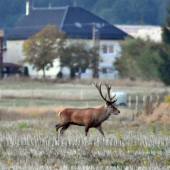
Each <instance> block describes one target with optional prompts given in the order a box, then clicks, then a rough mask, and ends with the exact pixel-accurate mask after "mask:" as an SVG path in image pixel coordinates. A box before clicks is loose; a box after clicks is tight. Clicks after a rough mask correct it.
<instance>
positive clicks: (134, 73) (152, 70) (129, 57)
mask: <svg viewBox="0 0 170 170" xmlns="http://www.w3.org/2000/svg"><path fill="white" fill-rule="evenodd" d="M121 46H122V51H121V54H120V56H119V57H117V58H116V61H115V63H114V65H115V67H116V69H117V70H118V71H119V74H120V76H121V77H129V78H133V79H134V78H139V77H140V78H142V79H146V80H152V79H154V80H158V79H159V72H158V67H159V65H160V64H161V62H162V60H161V57H160V55H159V49H160V48H161V44H160V43H156V42H152V41H150V40H149V39H148V40H146V41H145V40H142V39H132V38H126V39H125V43H123V44H122V45H121Z"/></svg>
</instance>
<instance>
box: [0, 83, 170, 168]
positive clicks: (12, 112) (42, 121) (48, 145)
mask: <svg viewBox="0 0 170 170" xmlns="http://www.w3.org/2000/svg"><path fill="white" fill-rule="evenodd" d="M22 85H23V84H22V83H21V84H20V87H22ZM47 85H48V84H46V88H47ZM43 86H45V85H44V84H42V88H39V87H40V85H37V86H34V89H36V90H42V91H43V90H44V87H43ZM55 86H56V87H55V88H54V86H53V85H50V86H49V87H48V89H46V90H47V91H48V90H49V91H50V90H54V91H55V90H58V91H59V90H60V91H63V90H64V91H65V90H66V89H67V90H68V91H69V90H71V91H72V92H73V91H74V93H72V92H70V94H71V93H72V94H73V95H75V93H76V92H77V89H78V90H79V92H80V93H81V90H82V89H83V91H84V90H85V91H87V94H91V96H93V94H94V96H95V95H96V97H92V99H93V98H94V99H95V98H99V97H100V96H99V95H98V94H97V92H96V90H94V89H93V87H91V86H90V85H68V84H64V85H63V84H60V85H55ZM0 87H1V94H2V91H3V92H4V90H13V89H12V88H11V86H10V88H9V86H8V88H5V87H4V85H3V84H0ZM14 87H17V85H16V84H14ZM52 87H53V89H52ZM77 87H78V88H77ZM121 88H123V89H126V88H127V89H129V90H130V89H131V88H132V87H126V88H124V87H122V86H119V87H118V86H115V88H114V89H116V90H121ZM134 88H137V89H138V88H139V89H142V88H144V87H141V88H140V87H134ZM148 88H150V87H148ZM154 88H157V89H158V88H159V90H157V91H161V92H163V91H164V90H165V88H164V87H162V86H161V87H154ZM16 89H17V88H16ZM144 89H147V88H144ZM151 89H152V88H151ZM17 90H18V91H20V90H32V88H28V84H27V85H25V88H23V87H22V88H18V89H17ZM67 90H66V91H67ZM103 90H104V89H103ZM14 91H15V90H13V92H14ZM66 91H65V92H66ZM68 91H67V92H68ZM146 91H147V90H146ZM92 92H93V93H92ZM4 94H6V92H5V93H4ZM23 94H25V93H23ZM68 94H69V93H68ZM87 94H85V95H84V96H86V95H87ZM8 95H9V94H8ZM16 95H17V94H16ZM80 95H81V94H80ZM56 96H57V95H56ZM87 96H88V95H87ZM17 97H18V96H17ZM5 100H6V101H5ZM14 100H16V98H13V99H11V98H2V99H1V100H0V105H1V108H0V120H1V121H0V169H2V170H6V169H8V170H14V169H16V170H18V169H20V170H32V169H34V170H35V169H37V170H38V169H44V170H46V169H50V170H52V169H61V170H66V169H73V170H74V169H75V170H76V169H78V170H79V169H81V170H82V169H85V170H86V169H87V170H93V169H95V170H100V169H101V170H105V169H106V170H112V169H129V170H131V169H154V170H156V169H168V168H170V149H169V148H170V132H169V131H170V125H169V124H168V123H167V122H166V124H165V123H163V122H161V121H162V120H163V119H161V117H160V115H158V116H157V117H156V118H155V120H152V118H150V119H149V120H150V121H148V122H147V123H146V121H144V120H146V118H147V115H144V116H145V119H144V118H143V119H142V118H141V116H140V115H139V114H138V113H137V111H136V110H129V109H126V108H119V109H120V111H121V114H120V115H118V116H112V117H110V118H109V120H107V121H106V122H104V123H103V126H102V127H103V131H104V133H105V137H104V138H103V137H102V136H101V134H100V133H99V132H98V131H97V130H96V129H90V131H89V134H88V136H87V137H86V136H85V132H84V128H83V127H79V126H71V127H70V128H69V129H68V130H67V131H66V132H65V134H64V136H62V137H60V138H59V139H58V140H56V132H55V125H56V124H57V123H58V122H59V117H58V115H57V110H58V109H61V108H62V107H63V106H62V103H59V102H58V103H55V100H52V99H51V100H48V99H46V100H43V99H39V100H38V99H36V100H37V101H36V100H35V99H34V98H30V99H29V98H27V99H23V98H20V97H19V98H18V99H17V100H19V102H18V103H22V102H23V100H26V102H25V103H29V102H30V103H29V105H26V104H25V105H24V104H21V105H17V104H15V106H14V104H13V103H14V102H13V101H14ZM4 101H5V102H4ZM11 101H12V102H11ZM42 101H44V102H42ZM87 101H88V105H89V106H91V105H92V106H94V107H98V106H101V105H102V104H104V103H103V102H102V101H100V100H99V101H98V102H100V103H95V102H92V100H87ZM3 102H4V103H5V104H2V103H3ZM9 102H11V104H10V105H7V104H8V103H9ZM36 102H38V103H39V104H36ZM46 102H49V103H48V104H45V103H46ZM75 102H76V100H75V101H73V103H65V105H64V107H66V106H68V107H70V106H74V107H83V106H84V107H86V105H85V104H84V105H83V103H82V105H81V106H79V105H75ZM23 103H24V102H23ZM90 104H91V105H90ZM157 110H158V109H157ZM159 112H160V111H159ZM162 112H163V113H162V114H166V115H167V117H169V115H168V113H169V107H167V106H166V108H165V110H163V111H162ZM141 114H142V112H141ZM149 116H150V115H149ZM151 116H153V115H151ZM165 119H167V118H165Z"/></svg>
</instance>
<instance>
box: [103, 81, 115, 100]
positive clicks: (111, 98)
mask: <svg viewBox="0 0 170 170" xmlns="http://www.w3.org/2000/svg"><path fill="white" fill-rule="evenodd" d="M105 86H106V88H107V94H108V97H109V100H110V102H112V100H113V98H114V97H115V96H113V97H111V96H110V90H111V88H112V86H111V85H108V84H105Z"/></svg>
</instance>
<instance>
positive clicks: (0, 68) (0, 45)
mask: <svg viewBox="0 0 170 170" xmlns="http://www.w3.org/2000/svg"><path fill="white" fill-rule="evenodd" d="M3 37H4V30H0V78H3Z"/></svg>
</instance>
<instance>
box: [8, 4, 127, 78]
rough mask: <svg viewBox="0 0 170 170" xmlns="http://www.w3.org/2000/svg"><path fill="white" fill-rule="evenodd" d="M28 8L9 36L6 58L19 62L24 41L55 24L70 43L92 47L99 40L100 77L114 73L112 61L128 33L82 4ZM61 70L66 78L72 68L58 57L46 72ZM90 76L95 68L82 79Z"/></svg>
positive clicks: (52, 75)
mask: <svg viewBox="0 0 170 170" xmlns="http://www.w3.org/2000/svg"><path fill="white" fill-rule="evenodd" d="M27 9H28V8H27ZM28 11H29V10H28ZM28 11H27V12H26V16H25V17H24V18H23V19H22V20H21V21H20V22H19V23H18V25H17V26H16V27H15V28H14V29H13V30H12V31H11V32H10V33H9V34H8V36H7V48H8V50H7V56H6V61H8V62H12V63H14V64H18V62H19V61H20V60H22V59H24V54H23V52H22V46H23V43H24V41H25V40H26V39H28V38H29V37H30V36H31V35H33V34H35V33H36V32H38V31H39V30H40V29H41V28H42V27H44V26H46V25H48V24H55V25H56V26H57V27H58V28H59V30H64V31H65V32H66V37H67V43H68V44H69V43H74V42H77V41H80V42H86V43H88V44H89V45H90V46H93V45H94V41H96V40H97V42H98V43H99V44H100V56H101V57H102V60H103V62H102V63H100V65H99V68H100V72H99V77H114V76H115V69H114V67H113V62H114V60H115V57H116V56H117V55H118V53H119V51H120V43H121V42H123V40H124V38H125V36H127V35H128V34H127V33H125V32H123V31H122V30H120V29H118V28H117V27H115V26H113V25H111V24H110V23H108V22H107V21H105V20H104V19H101V18H100V17H98V16H96V15H95V14H93V13H91V12H89V11H87V10H85V9H84V8H81V7H62V8H51V7H50V8H32V9H31V10H30V13H29V12H28ZM97 37H98V38H97ZM27 66H28V68H29V74H30V75H31V76H35V77H41V76H42V75H43V73H42V71H38V72H37V71H35V70H34V69H33V67H32V66H30V65H27ZM59 71H62V72H63V75H64V76H65V77H67V76H68V75H69V70H68V69H67V68H61V67H60V64H59V60H58V59H57V60H55V62H54V67H53V68H51V69H49V70H48V71H46V75H47V76H50V77H52V78H54V77H56V75H57V73H58V72H59ZM89 77H92V71H91V70H90V69H87V70H85V71H84V73H83V74H82V78H89Z"/></svg>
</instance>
